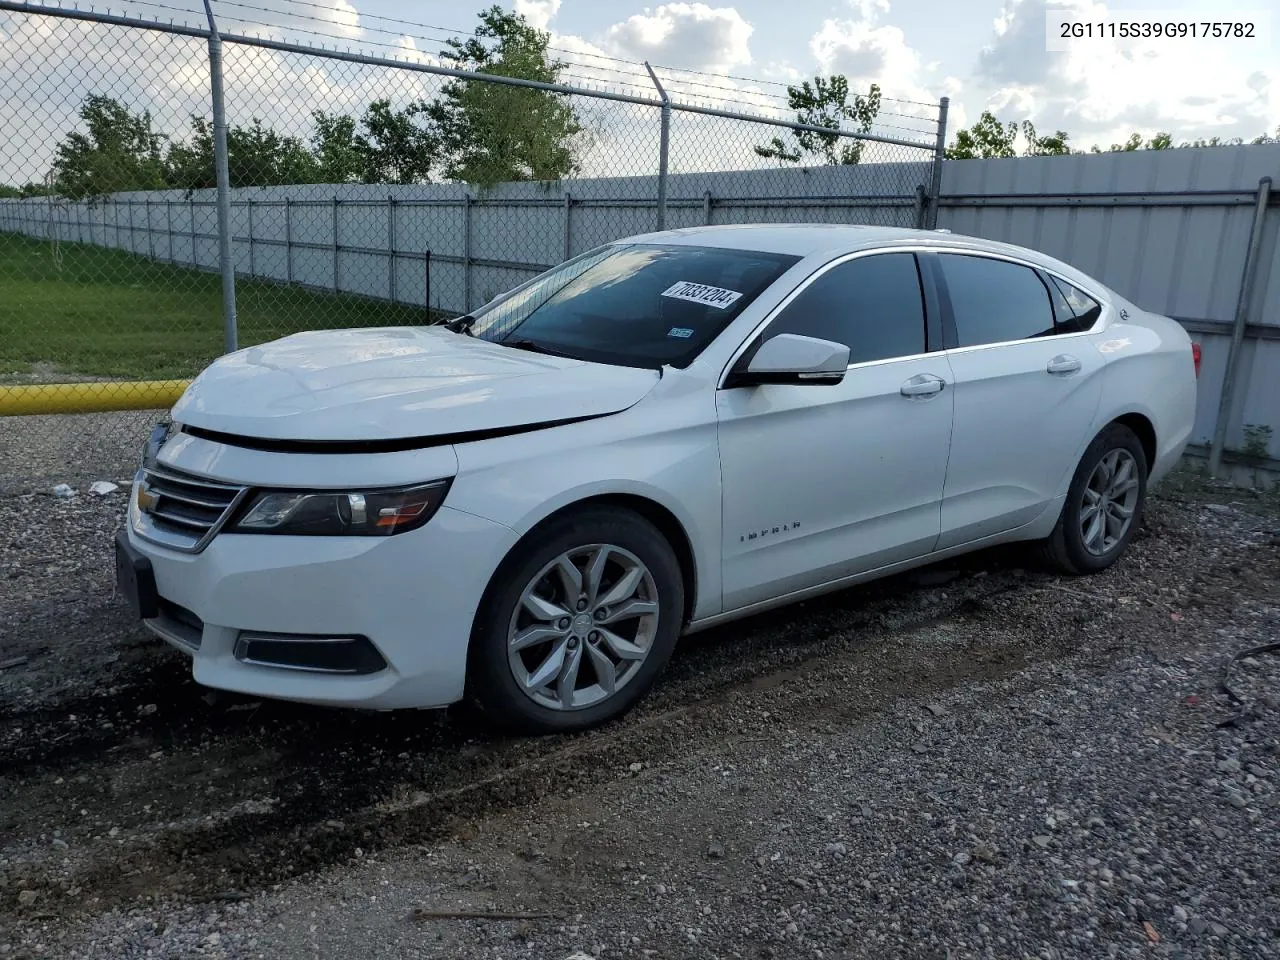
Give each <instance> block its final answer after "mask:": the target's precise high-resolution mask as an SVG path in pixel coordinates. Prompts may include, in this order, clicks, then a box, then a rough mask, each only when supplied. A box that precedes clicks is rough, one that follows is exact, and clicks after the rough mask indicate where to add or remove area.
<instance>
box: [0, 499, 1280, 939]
mask: <svg viewBox="0 0 1280 960" xmlns="http://www.w3.org/2000/svg"><path fill="white" fill-rule="evenodd" d="M1161 493H1162V496H1160V497H1159V498H1157V499H1154V500H1153V501H1152V504H1151V509H1150V512H1149V515H1148V520H1147V523H1146V526H1145V528H1144V530H1143V531H1141V534H1140V536H1139V538H1137V539H1136V540H1135V542H1134V544H1133V548H1132V550H1131V552H1130V555H1129V556H1128V557H1127V558H1126V559H1125V560H1124V561H1123V562H1122V563H1121V564H1119V565H1118V566H1117V567H1116V568H1114V569H1113V570H1112V571H1109V572H1108V573H1106V574H1103V575H1100V576H1097V577H1092V578H1087V579H1066V578H1058V577H1052V576H1048V575H1045V574H1042V573H1039V572H1037V571H1035V570H1029V569H1023V568H1022V566H1021V565H1022V564H1023V563H1024V557H1023V555H1022V554H1021V552H1020V551H1017V550H1004V551H995V552H987V553H983V554H978V555H974V556H973V557H970V558H966V559H965V560H964V561H963V562H961V563H959V564H957V565H953V566H949V567H944V568H933V569H930V570H927V571H923V572H921V573H919V574H916V575H914V576H903V577H896V578H892V579H890V580H887V581H883V582H880V583H877V584H873V585H869V586H866V587H862V588H858V589H854V590H848V591H843V592H841V593H838V594H835V595H832V596H830V597H828V598H824V599H822V600H819V601H814V602H810V603H807V604H804V605H801V606H799V607H795V608H791V609H788V610H782V611H776V612H775V613H773V614H770V615H766V616H762V617H757V618H753V619H751V620H749V621H745V622H743V623H740V624H736V625H731V626H728V627H725V628H722V629H719V630H716V631H711V632H708V633H707V634H704V635H697V636H695V637H691V638H688V640H687V641H686V642H685V643H684V644H683V645H682V647H681V649H680V650H679V651H678V652H677V656H676V659H675V661H674V662H673V664H672V665H671V667H670V668H669V669H668V670H667V672H666V673H665V674H664V677H663V679H662V680H661V681H660V683H659V686H658V687H657V689H655V691H654V693H653V695H652V696H650V697H649V698H648V699H647V700H646V701H645V702H644V703H643V704H642V705H641V707H640V708H639V709H637V710H636V711H634V712H633V713H632V714H631V715H629V716H628V717H627V718H625V719H624V720H622V721H620V722H618V723H615V724H612V725H610V726H609V727H607V728H605V729H603V730H599V731H595V732H592V733H588V734H583V735H579V736H575V737H551V738H542V739H537V740H516V739H503V738H497V737H494V736H491V735H488V734H486V733H484V732H483V731H481V730H480V729H479V728H477V727H476V726H475V725H474V724H473V723H472V722H471V721H470V719H469V718H467V717H466V716H458V715H454V714H441V713H420V712H412V713H395V714H356V713H350V712H343V711H327V710H321V709H316V708H309V707H301V706H295V705H289V704H277V703H270V702H261V703H259V702H255V701H247V700H244V699H243V698H237V697H233V696H229V695H225V694H215V693H213V692H211V691H206V690H204V689H202V688H199V687H196V686H195V685H194V684H193V683H192V682H191V681H190V678H189V667H188V665H187V663H186V661H185V660H184V658H183V657H182V655H181V654H178V653H176V652H173V651H170V650H169V649H168V648H167V647H164V646H163V645H161V644H158V643H155V642H152V641H150V640H148V639H147V638H146V637H145V636H144V635H143V634H142V633H141V631H139V630H138V628H137V627H135V626H134V625H132V624H130V623H129V622H128V620H127V618H126V616H125V614H124V612H123V610H122V609H121V608H120V606H119V604H117V603H116V602H115V601H114V600H112V598H111V587H110V580H111V576H110V568H109V565H108V559H109V554H108V549H107V547H108V539H109V534H110V532H111V531H112V530H113V529H114V527H115V525H116V524H117V522H118V519H117V518H118V517H119V513H120V510H121V509H122V504H123V495H122V494H121V493H116V494H109V495H107V496H106V497H103V498H93V497H90V496H87V495H85V494H81V495H79V496H77V497H76V498H74V499H72V500H70V501H58V500H50V499H48V498H47V497H43V496H26V495H24V496H9V497H4V498H0V529H3V530H5V531H6V532H5V534H4V538H3V540H2V541H0V578H3V582H4V584H5V585H6V589H5V590H4V592H3V597H2V598H0V664H3V663H5V662H7V661H9V660H11V659H16V658H19V657H25V658H26V660H25V661H24V662H22V663H20V664H18V665H16V666H13V667H9V668H5V669H0V956H3V957H5V958H9V957H68V958H71V957H102V958H117V957H175V958H176V957H227V958H232V957H234V958H240V957H282V958H292V957H298V958H303V957H307V958H319V957H325V958H345V957H360V958H362V960H365V958H373V957H378V958H381V957H387V958H390V957H440V958H446V957H448V958H463V960H466V958H481V957H483V958H517V957H521V958H523V957H533V958H552V960H566V958H568V957H570V956H574V955H576V956H578V957H579V960H580V958H581V957H582V956H584V955H585V956H586V957H591V958H605V957H617V958H623V957H634V958H641V957H657V958H664V960H665V958H685V957H688V958H702V957H752V958H754V957H762V958H763V957H775V958H784V957H848V958H854V957H869V958H870V957H875V958H883V957H898V956H902V957H937V958H940V960H941V958H946V957H951V958H960V957H998V958H1005V957H1017V958H1022V957H1031V958H1041V957H1043V958H1058V957H1081V958H1085V957H1089V958H1092V957H1107V956H1121V957H1130V956H1133V957H1137V956H1167V957H1201V956H1205V957H1209V956H1213V957H1250V958H1251V957H1267V956H1277V957H1280V871H1277V870H1276V865H1277V864H1278V863H1280V831H1277V829H1276V828H1277V826H1280V656H1272V655H1269V654H1259V655H1257V656H1256V657H1253V658H1248V659H1245V660H1242V661H1239V662H1237V663H1235V664H1234V667H1233V670H1232V673H1231V675H1230V684H1231V687H1232V689H1233V690H1234V691H1235V693H1236V694H1237V695H1238V697H1239V698H1240V703H1237V702H1235V701H1233V700H1231V699H1229V698H1228V697H1227V696H1226V695H1225V694H1223V693H1222V692H1221V690H1220V689H1219V681H1220V678H1221V676H1222V671H1223V668H1224V665H1225V664H1226V663H1227V662H1228V661H1229V659H1230V658H1231V657H1232V656H1233V655H1235V654H1236V653H1238V652H1239V651H1242V650H1245V649H1248V648H1251V647H1256V646H1259V645H1261V644H1264V643H1268V642H1273V641H1274V640H1275V639H1276V638H1277V637H1276V634H1277V632H1278V631H1277V627H1276V625H1277V617H1278V615H1280V550H1278V549H1277V547H1280V523H1278V522H1277V520H1276V518H1275V517H1274V516H1271V515H1264V514H1259V513H1255V512H1253V509H1254V508H1256V507H1257V506H1258V504H1257V503H1256V502H1255V501H1252V500H1248V499H1246V498H1245V497H1243V496H1242V495H1233V494H1221V493H1219V494H1217V495H1216V496H1217V498H1218V499H1224V498H1225V499H1231V498H1232V497H1233V496H1235V497H1236V498H1237V500H1238V501H1239V502H1237V503H1234V504H1232V503H1227V504H1223V503H1207V502H1204V501H1203V495H1204V491H1203V490H1200V489H1193V488H1192V487H1190V486H1188V485H1185V484H1184V485H1181V486H1177V485H1170V486H1169V487H1168V488H1167V489H1165V490H1163V491H1161ZM33 507H39V508H42V509H41V510H40V515H39V517H38V518H37V517H36V516H34V511H33ZM42 551H48V553H47V554H44V553H42ZM37 561H39V562H37ZM415 911H416V912H415ZM465 913H479V914H481V915H482V916H481V917H479V918H473V917H467V916H453V915H449V916H446V915H442V914H465ZM508 916H509V917H510V918H507V917H508Z"/></svg>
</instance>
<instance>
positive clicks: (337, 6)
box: [319, 0, 361, 37]
mask: <svg viewBox="0 0 1280 960" xmlns="http://www.w3.org/2000/svg"><path fill="white" fill-rule="evenodd" d="M319 15H320V16H321V17H322V18H324V19H325V20H327V21H329V23H331V24H333V26H334V27H336V28H337V30H338V32H339V33H341V34H342V35H343V36H346V37H358V36H360V33H361V30H360V14H359V12H358V11H357V10H356V8H355V7H354V6H352V5H351V4H350V3H348V2H347V0H333V5H332V6H325V5H320V10H319Z"/></svg>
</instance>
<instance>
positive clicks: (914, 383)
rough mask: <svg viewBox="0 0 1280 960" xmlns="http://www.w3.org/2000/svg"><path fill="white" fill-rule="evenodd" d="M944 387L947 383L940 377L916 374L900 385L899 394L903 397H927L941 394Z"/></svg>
mask: <svg viewBox="0 0 1280 960" xmlns="http://www.w3.org/2000/svg"><path fill="white" fill-rule="evenodd" d="M946 385H947V382H946V381H945V380H943V379H942V378H941V377H935V376H934V375H933V374H931V373H917V374H916V375H915V376H914V377H912V378H911V379H910V380H908V381H907V382H906V383H904V384H903V385H902V388H901V393H902V395H903V396H904V397H928V396H932V395H933V394H935V393H941V392H942V388H943V387H945V386H946Z"/></svg>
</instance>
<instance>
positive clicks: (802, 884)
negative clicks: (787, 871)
mask: <svg viewBox="0 0 1280 960" xmlns="http://www.w3.org/2000/svg"><path fill="white" fill-rule="evenodd" d="M791 885H792V886H793V887H799V888H800V889H801V890H808V889H809V881H808V880H806V879H805V878H804V877H792V878H791Z"/></svg>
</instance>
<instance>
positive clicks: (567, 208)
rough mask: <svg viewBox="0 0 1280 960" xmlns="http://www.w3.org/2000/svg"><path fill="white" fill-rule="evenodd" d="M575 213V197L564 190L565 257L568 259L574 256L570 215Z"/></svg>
mask: <svg viewBox="0 0 1280 960" xmlns="http://www.w3.org/2000/svg"><path fill="white" fill-rule="evenodd" d="M572 213H573V197H572V196H571V195H570V194H569V191H568V190H566V191H565V192H564V259H566V260H568V259H569V257H571V256H572V254H571V253H570V251H571V250H572V249H573V245H572V244H573V240H572V235H571V234H570V232H569V228H570V217H571V215H572Z"/></svg>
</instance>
